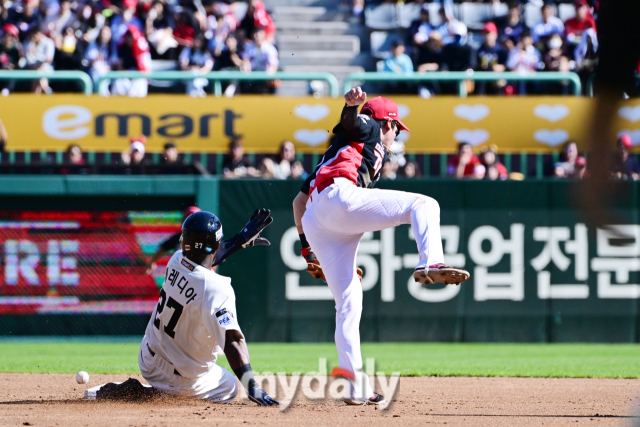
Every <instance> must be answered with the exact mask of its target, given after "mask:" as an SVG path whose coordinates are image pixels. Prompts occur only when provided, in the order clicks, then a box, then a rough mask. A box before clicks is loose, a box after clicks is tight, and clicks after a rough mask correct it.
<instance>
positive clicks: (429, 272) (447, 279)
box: [413, 264, 469, 285]
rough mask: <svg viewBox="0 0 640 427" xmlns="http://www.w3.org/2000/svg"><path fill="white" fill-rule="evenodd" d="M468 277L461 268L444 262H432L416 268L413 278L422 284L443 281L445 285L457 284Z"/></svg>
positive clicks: (467, 273)
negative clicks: (426, 265) (424, 266)
mask: <svg viewBox="0 0 640 427" xmlns="http://www.w3.org/2000/svg"><path fill="white" fill-rule="evenodd" d="M468 278H469V272H468V271H467V270H463V269H461V268H456V267H452V266H450V265H446V264H434V265H430V266H429V268H428V269H426V268H416V270H415V271H414V272H413V279H414V280H415V281H416V282H419V283H422V284H423V285H430V284H432V283H444V284H445V285H459V284H460V283H462V282H464V281H465V280H467V279H468Z"/></svg>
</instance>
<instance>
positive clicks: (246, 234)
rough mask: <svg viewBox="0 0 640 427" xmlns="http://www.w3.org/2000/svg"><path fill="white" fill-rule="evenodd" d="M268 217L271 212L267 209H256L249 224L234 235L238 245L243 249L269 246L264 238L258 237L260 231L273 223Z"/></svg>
mask: <svg viewBox="0 0 640 427" xmlns="http://www.w3.org/2000/svg"><path fill="white" fill-rule="evenodd" d="M270 215H271V211H270V210H269V209H256V210H255V211H254V212H253V214H252V215H251V218H249V222H247V224H246V225H245V226H244V227H243V228H242V230H241V231H240V232H239V233H238V234H237V235H236V236H237V239H238V243H239V244H240V245H241V246H242V247H243V248H246V247H247V246H269V245H270V244H271V242H269V241H268V240H267V239H265V238H264V237H260V233H261V232H262V230H264V229H265V228H267V226H268V225H269V224H271V223H272V222H273V218H271V216H270Z"/></svg>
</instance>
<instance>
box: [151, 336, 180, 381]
mask: <svg viewBox="0 0 640 427" xmlns="http://www.w3.org/2000/svg"><path fill="white" fill-rule="evenodd" d="M147 350H149V354H150V355H151V357H156V352H155V351H153V350H151V347H149V344H147ZM173 373H174V374H176V375H177V376H179V377H181V376H182V375H180V372H178V370H177V369H175V368H174V369H173Z"/></svg>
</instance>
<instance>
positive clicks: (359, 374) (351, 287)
mask: <svg viewBox="0 0 640 427" xmlns="http://www.w3.org/2000/svg"><path fill="white" fill-rule="evenodd" d="M344 99H345V102H346V105H345V106H344V108H343V110H342V115H341V117H340V123H339V124H338V125H337V126H336V127H335V128H334V129H333V132H334V133H335V134H336V135H337V138H336V139H335V141H334V143H333V144H332V145H331V146H330V147H329V148H328V149H327V152H326V153H325V154H324V156H323V157H322V159H321V160H320V162H319V163H318V165H317V166H316V169H315V171H314V173H313V174H312V175H310V176H309V178H307V180H306V181H305V182H304V185H303V186H302V189H301V191H300V193H299V194H298V195H297V196H296V198H295V200H294V202H293V211H294V217H295V222H296V227H297V228H298V232H299V233H300V241H301V243H302V255H303V256H304V257H305V259H306V260H307V264H308V269H307V271H309V272H310V273H311V274H312V275H313V276H314V277H323V278H324V279H325V280H326V282H327V284H328V286H329V289H331V293H332V294H333V299H334V300H335V302H336V333H335V340H336V346H337V348H338V354H339V360H340V367H341V368H342V369H346V370H347V371H350V372H351V373H353V374H354V380H353V381H352V383H351V388H350V390H349V391H348V392H347V393H346V395H345V402H346V403H347V404H352V405H361V404H367V403H371V404H379V403H380V402H382V401H384V397H383V396H381V395H380V394H378V393H374V392H373V390H372V388H371V385H370V384H369V379H368V377H367V375H366V374H365V373H364V372H363V369H362V355H361V353H360V331H359V324H360V317H361V314H362V287H361V281H360V278H359V277H358V276H359V275H358V273H359V272H358V271H357V269H356V252H357V251H358V245H359V244H360V239H361V238H362V236H363V234H364V233H366V232H369V231H379V230H383V229H385V228H389V227H395V226H397V225H400V224H411V229H412V231H413V235H414V237H415V239H416V243H417V245H418V251H419V256H420V257H419V259H420V261H419V262H418V265H417V266H416V269H415V271H414V273H413V277H414V279H415V280H416V282H420V283H422V284H423V285H428V284H431V283H436V282H440V283H445V284H450V285H453V284H455V285H459V284H460V283H462V282H464V281H465V280H467V279H468V278H469V273H468V272H467V271H465V270H461V269H459V268H455V267H451V266H449V265H445V264H444V256H443V253H442V240H441V238H440V207H439V205H438V202H436V201H435V200H434V199H432V198H430V197H427V196H424V195H421V194H414V193H406V192H403V191H391V190H373V189H372V187H373V186H374V185H375V183H376V182H377V181H378V179H379V178H380V170H381V169H382V166H383V165H384V163H385V162H386V161H387V159H388V156H389V155H392V154H393V153H391V152H390V150H389V147H390V146H391V144H393V141H394V140H395V138H396V136H397V135H399V134H400V131H401V130H406V131H409V128H407V127H406V126H405V125H404V124H403V123H402V122H401V121H400V120H399V117H398V106H397V105H396V103H395V102H393V101H392V100H390V99H388V98H383V97H380V96H379V97H376V98H373V99H371V100H370V101H368V102H367V103H365V104H364V106H363V107H362V110H361V111H360V114H358V106H359V105H361V104H363V103H364V102H365V101H366V99H367V94H366V93H365V92H363V91H362V89H361V88H359V87H358V88H355V89H352V90H350V91H349V92H347V93H346V95H345V96H344ZM312 248H313V249H312Z"/></svg>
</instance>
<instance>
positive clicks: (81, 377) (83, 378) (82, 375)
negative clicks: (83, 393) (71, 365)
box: [76, 371, 89, 384]
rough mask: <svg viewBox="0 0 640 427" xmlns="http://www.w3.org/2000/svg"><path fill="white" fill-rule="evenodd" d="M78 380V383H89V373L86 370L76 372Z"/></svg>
mask: <svg viewBox="0 0 640 427" xmlns="http://www.w3.org/2000/svg"><path fill="white" fill-rule="evenodd" d="M76 382H77V383H78V384H88V383H89V374H87V373H86V372H85V371H80V372H78V373H77V374H76Z"/></svg>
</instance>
